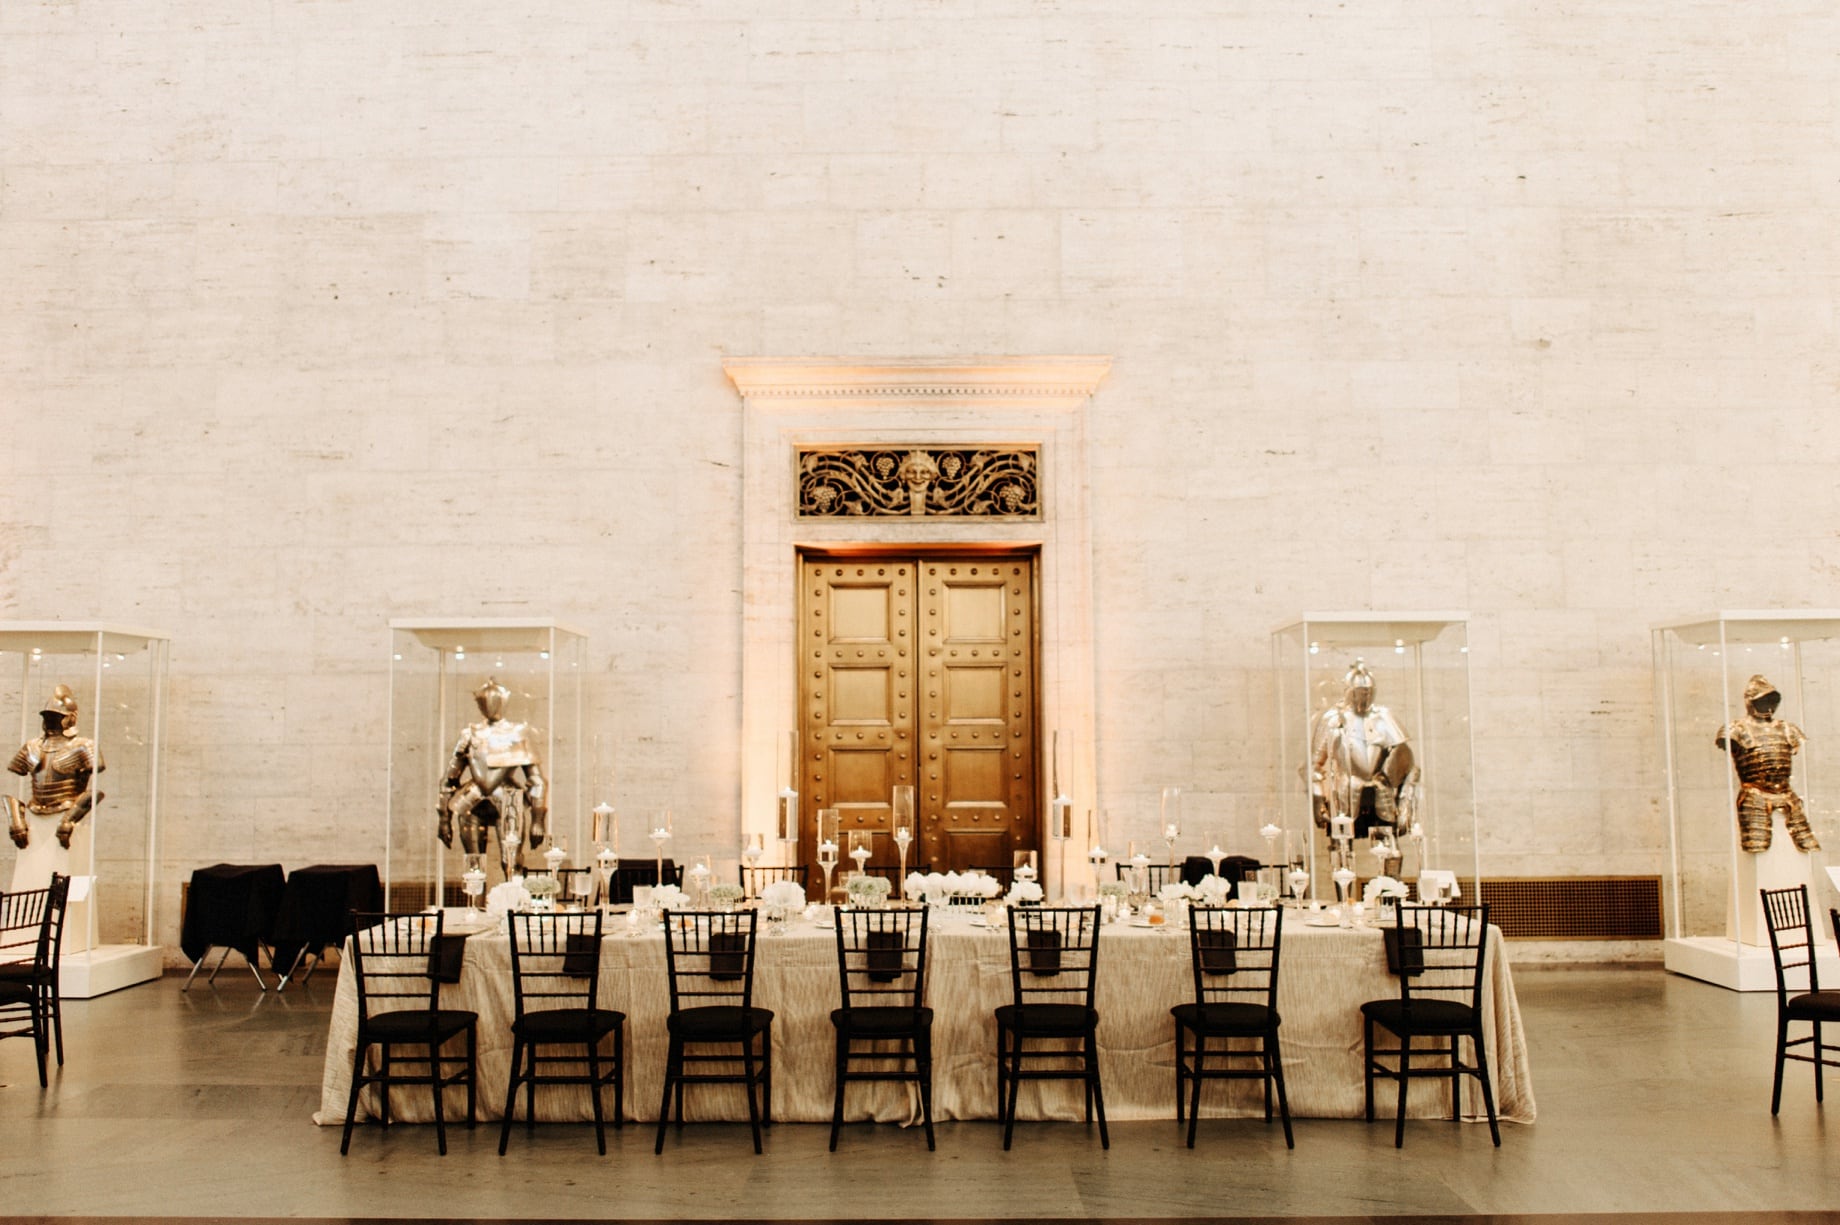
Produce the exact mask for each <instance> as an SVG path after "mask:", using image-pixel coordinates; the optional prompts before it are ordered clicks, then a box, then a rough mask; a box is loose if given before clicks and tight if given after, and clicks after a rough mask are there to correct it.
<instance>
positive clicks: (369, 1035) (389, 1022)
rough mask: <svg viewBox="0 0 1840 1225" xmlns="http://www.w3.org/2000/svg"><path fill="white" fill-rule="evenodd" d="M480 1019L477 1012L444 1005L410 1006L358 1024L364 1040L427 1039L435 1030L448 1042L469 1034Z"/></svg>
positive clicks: (436, 1033)
mask: <svg viewBox="0 0 1840 1225" xmlns="http://www.w3.org/2000/svg"><path fill="white" fill-rule="evenodd" d="M478 1022H479V1014H478V1013H476V1012H462V1011H460V1010H458V1009H449V1008H443V1009H441V1010H440V1011H439V1012H431V1011H429V1010H428V1009H426V1008H406V1009H402V1010H400V1011H397V1012H380V1013H376V1014H374V1015H373V1016H371V1017H370V1018H369V1019H368V1020H366V1021H364V1022H363V1023H362V1024H361V1025H360V1026H359V1027H358V1036H359V1038H360V1039H362V1040H364V1041H368V1042H416V1041H426V1040H427V1038H428V1035H429V1033H430V1032H431V1031H432V1032H433V1033H434V1035H435V1037H437V1038H440V1039H442V1040H443V1041H445V1040H446V1039H448V1038H451V1037H453V1036H454V1035H455V1034H461V1033H465V1032H466V1031H467V1030H469V1029H471V1028H473V1026H474V1025H476V1024H477V1023H478Z"/></svg>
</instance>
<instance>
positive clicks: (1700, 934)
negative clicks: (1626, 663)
mask: <svg viewBox="0 0 1840 1225" xmlns="http://www.w3.org/2000/svg"><path fill="white" fill-rule="evenodd" d="M1651 642H1652V647H1653V652H1654V677H1655V705H1656V711H1657V718H1656V723H1657V729H1658V732H1659V735H1660V741H1661V746H1660V747H1661V756H1662V762H1663V766H1664V770H1665V783H1666V788H1667V791H1666V800H1667V840H1668V859H1667V865H1666V867H1667V871H1666V873H1665V877H1664V880H1665V884H1666V898H1665V907H1664V910H1665V918H1666V924H1667V926H1666V936H1665V939H1664V940H1663V943H1662V961H1663V964H1664V965H1665V966H1666V967H1667V968H1668V969H1669V970H1670V971H1672V972H1674V973H1676V974H1684V975H1687V976H1689V977H1692V978H1697V979H1700V980H1702V981H1705V982H1710V983H1716V984H1717V985H1719V986H1722V987H1727V988H1730V989H1732V990H1735V991H1773V990H1775V989H1776V972H1775V967H1774V964H1773V962H1772V960H1771V955H1770V944H1769V936H1768V934H1767V932H1766V931H1765V929H1764V927H1763V913H1762V907H1761V904H1760V902H1759V899H1758V890H1759V889H1760V888H1777V887H1783V886H1787V887H1793V886H1794V885H1796V884H1806V885H1807V886H1808V891H1809V899H1810V909H1811V910H1813V911H1814V912H1815V913H1817V914H1824V913H1826V911H1827V909H1828V907H1830V906H1834V905H1837V904H1840V894H1837V893H1836V891H1835V889H1834V886H1833V883H1832V881H1831V878H1830V877H1829V875H1828V873H1827V871H1825V869H1826V868H1828V867H1830V866H1832V865H1836V864H1840V801H1837V800H1836V798H1835V797H1836V792H1835V791H1834V781H1835V779H1836V778H1837V777H1840V610H1834V609H1802V610H1770V609H1746V610H1724V611H1719V612H1711V613H1704V614H1700V615H1697V616H1687V617H1680V618H1675V619H1672V620H1668V621H1663V622H1659V623H1657V624H1656V625H1654V626H1653V627H1652V630H1651ZM1753 675H1762V676H1765V677H1767V678H1768V679H1769V681H1770V683H1771V684H1773V685H1775V686H1776V688H1777V691H1778V692H1779V693H1781V694H1782V704H1781V706H1780V707H1779V708H1778V710H1777V713H1776V718H1778V719H1779V720H1782V721H1785V722H1789V723H1794V724H1797V725H1799V726H1800V727H1801V728H1802V730H1803V731H1804V732H1805V733H1806V734H1807V736H1808V739H1807V741H1806V743H1804V744H1803V746H1802V748H1801V750H1800V751H1799V752H1798V753H1797V754H1796V757H1795V763H1794V769H1793V771H1792V774H1791V783H1790V785H1791V787H1793V788H1794V790H1795V791H1796V792H1797V793H1798V794H1799V795H1800V796H1801V798H1802V803H1803V806H1804V810H1805V811H1806V813H1807V816H1808V820H1809V824H1810V827H1811V828H1812V830H1813V832H1814V835H1815V838H1816V840H1817V841H1818V842H1819V843H1820V849H1819V850H1817V851H1808V852H1803V851H1800V850H1797V849H1796V848H1795V845H1794V843H1793V842H1792V841H1791V840H1790V838H1789V835H1788V834H1787V833H1786V831H1785V830H1784V829H1783V828H1782V824H1783V823H1782V820H1781V818H1780V817H1779V816H1776V815H1774V814H1773V815H1772V818H1771V819H1772V827H1773V837H1772V841H1771V847H1770V849H1769V850H1768V851H1764V852H1760V853H1752V852H1748V851H1745V850H1744V849H1743V847H1742V845H1741V843H1740V840H1739V831H1738V822H1737V815H1736V814H1737V799H1738V788H1739V780H1738V778H1737V774H1736V771H1735V770H1733V768H1732V764H1731V760H1730V757H1729V755H1728V754H1727V752H1726V751H1725V750H1723V749H1720V748H1719V747H1717V745H1716V743H1715V740H1716V737H1717V735H1718V731H1719V729H1720V728H1721V727H1723V726H1725V725H1726V724H1729V723H1730V722H1732V721H1733V720H1734V719H1737V718H1740V717H1742V716H1743V715H1744V713H1745V704H1744V688H1745V685H1746V683H1747V682H1748V681H1749V678H1750V677H1751V676H1753ZM1815 927H1816V943H1817V957H1818V959H1819V963H1820V972H1821V973H1822V974H1824V975H1831V976H1833V977H1834V979H1835V981H1840V958H1837V957H1836V955H1835V951H1834V947H1833V945H1832V943H1831V942H1830V940H1829V935H1830V933H1829V932H1827V931H1826V930H1825V924H1816V925H1815Z"/></svg>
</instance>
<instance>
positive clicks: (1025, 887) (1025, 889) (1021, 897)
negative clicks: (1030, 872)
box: [1005, 876, 1044, 906]
mask: <svg viewBox="0 0 1840 1225" xmlns="http://www.w3.org/2000/svg"><path fill="white" fill-rule="evenodd" d="M1043 896H1044V895H1043V893H1042V891H1041V886H1040V885H1039V884H1037V883H1036V882H1035V880H1034V879H1033V878H1032V877H1026V876H1017V877H1016V881H1015V883H1014V884H1012V885H1011V886H1010V887H1009V894H1008V896H1007V897H1006V898H1005V900H1006V901H1007V902H1009V904H1010V905H1011V906H1022V905H1026V904H1027V903H1029V902H1039V901H1041V899H1042V897H1043Z"/></svg>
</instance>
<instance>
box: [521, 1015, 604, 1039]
mask: <svg viewBox="0 0 1840 1225" xmlns="http://www.w3.org/2000/svg"><path fill="white" fill-rule="evenodd" d="M625 1022H626V1014H625V1013H623V1012H614V1011H613V1010H612V1009H608V1008H596V1009H593V1010H590V1009H587V1008H552V1009H549V1010H547V1011H544V1012H527V1013H525V1014H524V1015H523V1016H521V1017H519V1018H518V1019H517V1020H515V1021H513V1022H512V1023H511V1032H512V1033H513V1034H515V1035H517V1036H518V1037H520V1038H522V1039H524V1040H525V1041H526V1042H599V1041H600V1040H601V1039H602V1038H604V1037H606V1036H607V1035H608V1034H610V1033H612V1032H613V1031H614V1030H616V1029H618V1028H620V1026H621V1025H623V1024H625Z"/></svg>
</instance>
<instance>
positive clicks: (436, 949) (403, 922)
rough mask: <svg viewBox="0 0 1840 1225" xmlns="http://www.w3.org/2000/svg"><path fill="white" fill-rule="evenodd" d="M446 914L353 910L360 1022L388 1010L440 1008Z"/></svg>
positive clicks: (353, 957)
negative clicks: (443, 926)
mask: <svg viewBox="0 0 1840 1225" xmlns="http://www.w3.org/2000/svg"><path fill="white" fill-rule="evenodd" d="M444 919H445V916H444V915H443V914H442V913H441V912H440V911H435V912H434V913H433V914H427V913H423V912H419V911H417V912H411V913H402V912H397V913H391V912H373V913H365V912H360V911H353V912H352V916H351V922H352V935H351V940H350V948H351V962H352V974H353V978H354V979H355V981H356V983H357V987H358V1021H359V1023H360V1024H363V1022H364V1021H365V1020H366V1019H368V1018H369V1017H371V1016H373V1015H376V1014H381V1013H385V1012H399V1011H402V1010H404V1009H410V1008H425V1009H429V1010H431V1011H432V1010H435V1009H438V1008H440V1006H441V977H440V973H439V961H440V959H441V958H442V956H443V955H444V953H445V952H446V951H447V944H446V941H447V937H445V936H443V935H442V924H443V921H444Z"/></svg>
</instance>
